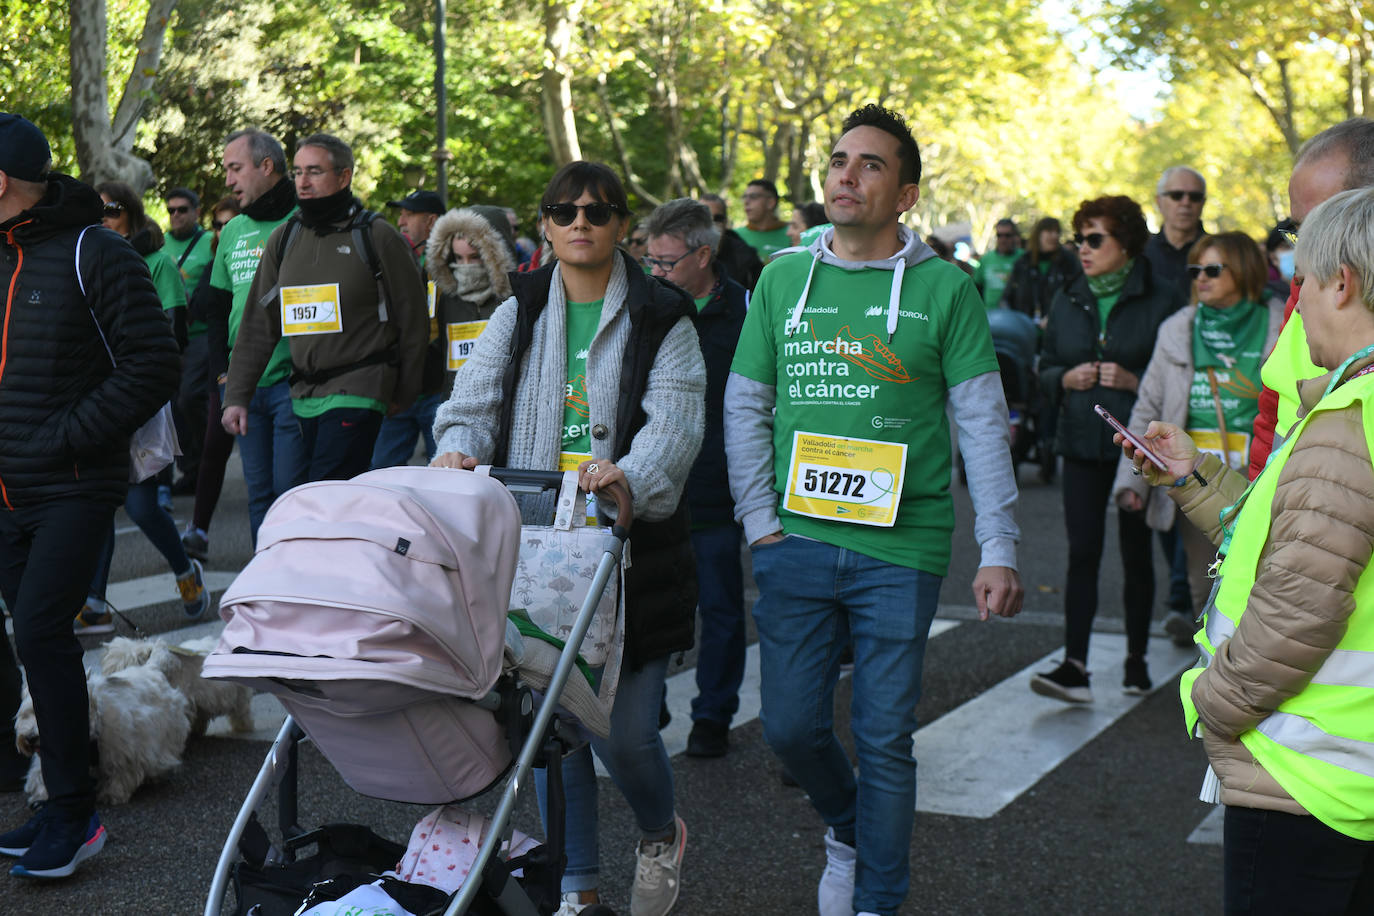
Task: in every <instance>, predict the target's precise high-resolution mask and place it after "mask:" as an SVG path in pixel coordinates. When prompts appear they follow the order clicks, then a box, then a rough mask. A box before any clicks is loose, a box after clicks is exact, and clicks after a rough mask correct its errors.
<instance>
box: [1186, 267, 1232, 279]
mask: <svg viewBox="0 0 1374 916" xmlns="http://www.w3.org/2000/svg"><path fill="white" fill-rule="evenodd" d="M1225 269H1226V265H1225V264H1189V265H1188V279H1190V280H1196V279H1197V278H1198V277H1200V276H1202V275H1203V274H1206V275H1207V276H1209V277H1211V278H1212V279H1213V280H1215V279H1216V278H1217V277H1220V276H1221V272H1222V271H1223V270H1225Z"/></svg>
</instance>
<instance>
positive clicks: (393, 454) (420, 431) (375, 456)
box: [372, 394, 444, 470]
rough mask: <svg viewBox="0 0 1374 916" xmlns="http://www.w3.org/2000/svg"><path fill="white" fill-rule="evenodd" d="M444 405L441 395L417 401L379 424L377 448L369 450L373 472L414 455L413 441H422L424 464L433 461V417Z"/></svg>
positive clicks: (400, 462)
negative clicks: (418, 438)
mask: <svg viewBox="0 0 1374 916" xmlns="http://www.w3.org/2000/svg"><path fill="white" fill-rule="evenodd" d="M443 402H444V396H443V395H441V394H431V395H427V396H425V397H422V398H420V399H419V400H418V401H416V402H415V403H414V404H412V405H411V406H410V407H409V409H407V410H403V411H401V412H400V413H398V414H393V415H392V416H389V417H387V418H386V419H384V420H382V429H381V432H379V433H377V444H376V445H375V446H373V447H372V468H373V470H376V469H377V468H393V467H395V466H396V465H398V464H405V463H406V462H408V461H409V460H410V456H411V455H413V454H415V437H416V436H423V437H424V440H425V460H426V461H433V460H434V450H435V445H434V415H435V414H436V413H438V411H439V405H440V404H442V403H443Z"/></svg>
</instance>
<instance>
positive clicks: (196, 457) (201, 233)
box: [162, 188, 215, 493]
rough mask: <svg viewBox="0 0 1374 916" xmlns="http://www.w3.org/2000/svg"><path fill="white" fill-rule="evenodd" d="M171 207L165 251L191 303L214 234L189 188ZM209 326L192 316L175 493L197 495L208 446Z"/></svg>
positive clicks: (176, 192)
mask: <svg viewBox="0 0 1374 916" xmlns="http://www.w3.org/2000/svg"><path fill="white" fill-rule="evenodd" d="M162 199H163V200H164V201H165V202H166V204H167V240H166V243H165V244H164V245H163V246H162V250H163V251H164V252H166V253H167V256H168V257H170V258H171V259H172V260H173V261H175V262H176V265H177V268H178V269H179V270H180V271H181V280H182V283H183V284H184V285H185V287H186V297H187V298H188V299H189V298H190V297H191V294H192V293H193V292H195V290H196V288H197V287H198V286H199V284H200V278H201V275H202V274H204V273H205V271H206V269H207V268H209V266H210V259H211V258H212V257H214V253H215V246H214V235H213V234H212V233H210V232H208V231H206V229H205V228H204V227H203V226H201V224H200V195H199V194H197V193H196V192H195V191H192V190H191V189H190V188H173V189H172V190H170V191H168V192H167V193H166V194H164V195H163V197H162ZM207 352H208V351H207V349H206V340H205V322H204V321H199V320H196V319H193V318H191V317H190V316H189V315H188V316H187V322H186V349H185V350H183V351H182V354H181V387H180V388H179V389H178V391H177V400H176V404H177V410H178V411H179V412H180V416H179V417H178V422H179V423H181V426H180V427H179V428H178V430H177V435H178V437H179V439H180V442H181V455H180V456H179V457H178V458H177V467H179V468H181V473H182V476H181V479H180V480H178V481H177V482H176V483H175V484H174V485H173V487H172V492H174V493H194V492H195V489H196V475H197V474H198V473H199V472H200V452H201V446H202V445H203V444H204V442H205V420H206V416H205V408H206V403H207V395H208V391H207V390H206V385H207V382H206V377H205V374H206V371H207V370H206V367H207V363H206V356H207Z"/></svg>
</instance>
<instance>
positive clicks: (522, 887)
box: [204, 467, 632, 916]
mask: <svg viewBox="0 0 1374 916" xmlns="http://www.w3.org/2000/svg"><path fill="white" fill-rule="evenodd" d="M480 470H482V471H484V472H485V473H472V472H462V471H455V470H449V469H438V468H422V467H398V468H388V469H384V470H379V471H372V472H369V473H367V474H363V475H360V476H359V477H356V478H354V479H353V480H350V481H321V482H317V483H311V484H306V485H304V486H301V487H297V488H296V489H294V490H292V491H290V492H289V493H287V494H285V495H284V496H282V497H281V499H279V500H278V501H277V502H276V503H275V504H274V505H273V507H272V509H271V511H269V513H268V515H267V518H266V519H265V521H264V523H263V526H262V529H261V531H260V532H259V541H258V548H257V551H256V554H255V556H254V558H253V560H252V562H250V563H249V565H248V566H247V567H246V568H245V569H244V572H243V573H242V574H241V575H240V576H239V578H238V579H237V580H236V581H235V582H234V584H233V585H232V586H231V587H230V589H229V590H228V591H227V592H226V593H225V595H224V597H223V599H222V600H221V604H220V607H221V614H222V616H224V617H225V618H226V620H227V621H228V623H227V624H226V626H225V629H224V632H223V634H222V636H221V639H220V644H219V646H218V647H217V648H216V650H215V652H214V653H212V654H211V656H210V657H209V658H208V659H207V660H206V663H205V668H204V674H205V676H206V677H214V678H227V679H231V680H235V681H237V682H239V683H244V684H248V685H249V686H252V687H254V688H256V689H261V690H266V691H269V692H271V693H272V694H274V695H275V696H276V697H277V698H278V699H279V700H281V702H282V705H283V706H284V707H285V708H286V710H287V712H288V718H287V719H286V721H285V723H284V724H283V725H282V728H281V730H280V732H279V733H278V735H277V737H276V740H275V741H274V742H273V744H272V747H271V749H270V751H269V752H268V754H267V757H266V759H265V760H264V762H263V764H262V767H261V769H260V770H259V772H258V775H257V778H256V779H255V781H254V783H253V786H252V788H251V789H250V791H249V793H248V796H247V797H246V799H245V801H244V803H243V805H242V806H241V808H240V810H239V813H238V816H237V818H236V819H235V822H234V825H233V827H232V828H231V830H230V833H229V836H228V837H227V838H226V841H225V844H224V847H223V850H222V851H221V854H220V858H219V862H218V865H217V867H216V871H215V876H214V879H213V882H212V885H211V889H210V894H209V897H208V899H207V902H206V906H205V914H206V916H212V914H218V913H220V911H221V907H222V905H223V902H224V900H225V897H226V894H227V890H228V886H229V882H230V878H231V874H232V877H233V879H234V885H235V888H236V892H237V893H236V898H237V900H236V905H237V909H236V911H235V912H236V913H242V914H247V913H254V914H261V916H270V914H272V913H276V912H282V913H291V912H295V911H296V907H297V905H300V904H302V903H303V902H307V901H306V899H305V895H304V894H302V893H299V891H301V890H304V891H306V892H308V893H311V897H310V898H309V899H311V900H316V899H319V900H330V899H336V898H337V896H340V895H341V893H346V892H348V891H349V890H352V889H354V888H356V887H357V886H358V885H359V884H362V883H370V882H371V881H372V880H373V878H374V877H375V875H376V873H380V872H382V871H384V870H386V869H389V868H391V867H392V866H393V865H394V864H395V863H396V861H397V860H398V859H399V858H400V855H399V853H401V852H404V847H400V846H399V845H398V844H394V843H390V842H389V841H387V840H384V839H382V838H380V837H377V836H376V835H375V834H372V833H371V831H369V830H368V829H367V828H365V827H359V826H355V825H326V826H325V827H322V828H320V829H318V830H315V831H311V832H306V831H305V830H303V829H302V828H301V827H300V826H299V825H298V824H297V822H296V821H297V795H296V789H297V784H296V775H297V774H296V758H297V751H298V748H299V745H300V744H301V743H302V742H304V741H306V740H309V741H312V742H313V743H314V744H315V745H316V746H317V747H318V748H319V750H320V751H321V753H322V754H323V755H324V756H325V758H326V759H327V760H328V761H329V762H330V764H332V765H333V766H334V768H335V769H336V770H337V771H338V772H339V775H340V776H341V777H343V779H344V781H345V782H347V783H348V784H349V786H350V787H351V788H353V789H354V790H355V791H357V792H359V793H361V794H364V795H368V796H372V797H376V798H383V799H388V800H392V801H400V802H412V803H421V804H441V805H442V804H447V803H450V802H457V801H462V800H464V799H467V798H472V797H474V796H477V795H480V794H483V793H485V792H486V791H487V790H489V789H491V788H493V787H494V786H495V785H496V784H497V783H499V782H500V781H501V778H502V776H503V775H505V774H507V773H508V774H509V776H508V778H507V779H506V781H505V789H504V792H503V794H502V796H501V799H500V802H499V804H498V806H497V808H496V811H495V813H494V815H493V816H492V819H491V822H490V825H489V828H488V830H487V832H486V838H485V839H484V840H483V841H482V843H481V846H480V849H479V851H478V853H477V856H476V859H475V861H474V862H473V864H472V865H471V868H470V870H469V872H468V878H467V880H466V881H464V882H463V884H462V887H461V888H460V889H458V890H457V891H456V892H453V893H452V894H451V895H450V894H447V893H442V894H441V893H439V892H438V891H436V890H435V889H434V888H431V887H428V886H423V885H412V884H404V883H403V882H396V881H392V882H391V883H390V884H388V885H383V887H384V889H386V890H388V891H389V892H392V891H394V893H392V897H393V898H394V899H395V900H396V901H398V902H401V903H403V905H404V906H405V909H407V910H409V911H410V912H413V913H415V914H417V916H429V914H438V913H440V912H442V913H444V914H445V916H457V914H462V913H468V912H472V913H480V914H489V913H490V914H507V916H540V914H548V913H551V912H553V910H555V909H556V908H557V907H558V903H559V885H560V881H561V878H562V869H563V862H564V852H563V838H562V833H563V820H562V815H563V810H562V808H563V804H562V779H561V769H560V763H561V760H562V757H563V755H564V754H565V753H566V752H567V751H568V750H570V749H571V748H573V747H575V746H576V745H577V744H579V743H581V741H582V740H583V734H582V733H581V732H580V731H579V729H578V727H577V723H579V722H580V724H581V725H582V726H584V727H585V728H587V729H589V730H592V731H596V732H598V733H601V734H605V733H606V731H608V730H609V709H608V708H607V707H606V706H605V705H603V704H601V702H600V700H599V698H598V697H597V696H596V695H594V694H592V693H591V689H590V687H589V685H588V684H587V682H586V680H585V679H584V678H583V677H582V676H581V675H580V674H578V675H576V676H573V675H574V671H575V666H576V665H577V662H578V652H579V650H580V649H581V648H582V645H583V637H584V636H585V634H586V633H587V631H588V629H589V628H590V627H591V626H592V624H593V622H594V619H595V618H596V617H597V615H598V613H600V614H603V615H604V613H605V610H604V609H605V602H603V601H602V597H603V593H606V592H607V588H608V584H610V583H612V580H613V577H615V576H618V574H619V572H620V567H621V562H622V557H623V555H624V551H625V542H626V540H627V538H628V536H629V526H630V523H631V522H632V510H631V507H630V499H629V493H628V491H627V490H625V489H624V487H617V488H614V489H610V490H608V491H607V493H608V495H610V496H611V497H612V498H613V499H614V501H615V504H616V508H617V513H616V524H615V525H614V527H612V528H610V529H609V530H607V529H590V531H592V532H601V533H603V534H604V537H599V538H598V539H599V540H600V541H602V542H603V543H602V544H601V547H602V548H603V552H602V553H601V554H600V560H599V563H597V565H596V567H595V572H594V575H592V577H591V582H590V585H589V586H588V587H587V592H586V597H585V599H584V600H583V601H582V604H581V607H580V608H578V609H576V615H575V619H574V621H573V623H572V626H571V631H570V633H569V634H568V635H567V638H566V641H565V645H564V646H563V647H562V649H561V651H560V650H558V649H555V648H554V647H553V646H551V645H550V644H549V643H548V642H547V641H545V640H543V639H522V638H521V636H520V635H519V633H517V632H516V628H515V627H514V626H513V625H512V624H511V623H510V621H508V619H507V610H508V608H509V605H510V598H511V586H512V582H513V580H514V578H515V575H516V567H517V561H518V558H519V552H520V539H521V531H522V529H521V516H520V510H519V508H518V507H517V502H516V499H515V496H514V495H513V494H517V493H518V494H527V495H528V496H531V497H535V496H539V495H540V494H542V495H543V497H544V502H546V503H549V504H552V503H553V502H554V501H555V500H549V499H548V498H547V497H549V496H550V495H553V496H554V497H555V498H556V503H557V506H556V509H557V513H558V519H559V523H560V524H561V523H562V522H563V521H565V520H567V519H570V518H571V517H573V516H575V515H577V514H581V513H583V509H582V507H581V498H580V493H578V491H577V489H576V473H575V472H571V473H570V474H563V473H546V472H534V471H510V470H498V469H480ZM610 603H611V604H612V605H613V606H615V607H616V608H619V602H618V601H612V602H610ZM616 613H621V610H617V611H616ZM617 620H618V621H623V618H621V617H617ZM600 623H604V621H600ZM589 645H590V643H589ZM541 650H542V651H541ZM607 667H608V670H609V667H610V666H609V663H608V666H607ZM536 690H538V691H540V692H541V693H542V696H543V698H544V699H543V701H542V703H540V704H538V709H537V711H536V709H535V706H536V703H535V691H536ZM604 695H605V692H604V691H603V696H604ZM560 705H562V706H564V707H566V708H568V709H569V710H571V712H572V716H567V715H565V714H560V713H559V706H560ZM535 766H542V767H545V768H546V770H547V775H548V790H549V791H548V797H547V801H548V805H547V807H548V812H549V816H548V820H549V824H548V831H547V833H548V835H547V839H546V842H545V843H544V844H543V845H542V846H540V847H538V848H536V849H535V850H533V851H532V852H529V853H527V854H525V855H523V856H520V857H518V858H516V859H512V860H510V861H505V860H504V859H503V857H502V855H501V854H500V853H499V851H498V850H499V849H500V848H501V846H502V844H503V843H504V842H505V841H508V840H509V839H510V836H511V827H510V819H511V814H512V812H513V810H514V806H515V803H516V800H517V797H518V794H519V791H520V789H521V787H522V786H523V785H524V784H525V783H526V780H527V779H528V777H529V775H530V770H531V769H532V768H533V767H535ZM274 788H276V790H277V794H278V799H277V802H278V804H277V813H278V824H277V827H278V830H279V832H280V834H281V837H282V840H281V842H273V841H272V840H271V839H270V838H269V837H268V835H267V831H266V829H265V828H264V827H263V825H262V824H261V822H260V821H259V819H258V816H257V810H258V808H259V807H260V806H261V805H262V804H263V803H264V801H265V800H266V798H267V797H268V795H269V794H270V793H271V792H272V791H273V789H274ZM311 844H314V845H316V846H318V848H319V851H318V852H317V853H316V854H315V855H314V856H312V857H311V858H310V859H309V860H303V861H297V856H296V853H297V852H298V851H299V850H301V849H303V848H305V847H306V846H309V845H311ZM518 869H523V876H522V877H521V878H520V879H518V880H517V879H515V878H513V877H512V876H511V873H512V872H514V871H516V870H518ZM360 873H361V874H363V875H365V876H366V877H365V878H362V879H360V878H359V877H358V875H359V874H360ZM322 877H323V878H326V879H331V880H329V881H324V882H320V881H319V879H320V878H322ZM317 884H319V885H320V887H317V888H316V890H315V891H313V892H311V886H312V885H317ZM324 885H330V886H328V887H324ZM322 894H323V895H324V896H321V895H322ZM330 894H333V895H334V896H329V895H330ZM302 909H304V907H302ZM602 912H609V910H603V911H602Z"/></svg>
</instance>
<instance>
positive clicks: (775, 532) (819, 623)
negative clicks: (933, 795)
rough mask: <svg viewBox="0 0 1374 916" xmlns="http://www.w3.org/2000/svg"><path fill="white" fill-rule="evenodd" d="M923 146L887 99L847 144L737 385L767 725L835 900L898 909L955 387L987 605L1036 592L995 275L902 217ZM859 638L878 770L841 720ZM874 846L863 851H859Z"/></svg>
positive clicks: (753, 336)
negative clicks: (1027, 580)
mask: <svg viewBox="0 0 1374 916" xmlns="http://www.w3.org/2000/svg"><path fill="white" fill-rule="evenodd" d="M920 161H921V160H920V152H919V150H918V149H917V148H916V142H915V140H913V139H912V137H911V133H910V131H909V130H908V129H907V127H906V124H905V123H904V122H903V121H902V119H901V117H900V116H898V115H896V114H894V113H892V112H890V111H888V110H886V109H884V108H881V107H879V106H877V105H869V106H866V107H864V108H861V109H859V110H858V111H856V112H854V113H853V114H851V115H850V116H849V118H848V119H846V121H845V123H844V125H843V129H842V132H841V136H840V139H839V141H838V142H837V143H836V144H835V147H834V149H833V151H832V152H831V154H830V164H829V170H828V172H827V174H826V179H825V201H826V212H827V213H828V214H829V215H830V219H831V222H832V223H833V226H834V228H833V229H829V230H826V232H825V234H824V235H823V236H822V237H821V238H820V239H819V240H817V241H816V242H815V243H813V244H812V245H811V246H810V247H809V248H808V249H807V250H806V251H805V252H799V253H793V254H787V255H784V256H782V257H781V258H779V259H778V260H777V261H775V262H773V263H772V264H769V265H768V266H767V267H765V268H764V271H763V275H762V276H761V277H760V278H759V283H758V286H757V287H756V288H755V291H754V297H753V300H752V302H751V303H750V309H749V313H748V316H747V317H746V318H745V322H744V329H743V331H742V332H741V334H740V339H739V345H738V347H737V348H736V351H735V358H734V362H733V365H732V366H731V374H730V380H729V383H728V385H727V387H726V392H725V450H726V455H727V459H728V463H729V479H730V490H731V493H732V494H733V495H734V499H735V517H736V518H737V519H739V520H740V521H741V522H742V523H743V525H744V529H745V537H746V539H747V540H748V541H749V543H750V548H751V551H752V553H753V568H754V578H755V581H756V582H757V583H758V587H759V598H758V601H757V603H756V604H755V605H754V620H755V623H756V624H757V627H758V633H759V652H760V661H761V666H762V672H763V682H762V701H763V712H762V719H763V723H764V737H765V738H766V739H767V741H768V743H769V745H770V746H771V747H772V748H773V750H774V751H775V752H776V753H777V754H778V756H779V757H780V758H782V761H783V763H784V764H785V765H786V767H787V771H788V772H789V773H790V774H791V775H792V776H793V777H795V778H796V780H797V781H798V782H799V783H800V784H801V786H802V788H803V789H805V790H806V792H807V793H808V794H809V796H810V798H811V802H812V804H813V805H814V806H815V807H816V809H817V811H818V812H819V813H820V814H821V816H822V818H823V819H824V820H825V822H826V823H827V824H828V825H829V827H830V830H829V831H828V832H827V834H826V836H825V847H826V859H827V863H826V868H825V871H824V873H823V874H822V876H821V881H820V886H819V888H818V890H817V898H818V900H817V902H818V905H819V910H820V913H821V914H822V916H831V914H845V916H852V914H853V913H855V912H856V911H858V912H861V913H865V912H866V913H877V914H891V913H895V912H896V911H897V910H898V908H899V907H900V906H901V904H902V901H903V899H904V898H905V897H906V893H907V887H908V882H909V875H908V871H909V857H910V848H911V829H912V822H913V815H914V811H915V807H916V805H915V801H916V762H915V760H914V759H913V758H912V755H911V735H912V733H913V732H914V731H915V730H916V714H915V710H916V701H917V699H918V697H919V694H920V685H921V667H922V660H923V656H924V653H925V643H926V637H927V635H928V633H929V629H930V624H931V621H932V619H933V618H934V616H935V610H936V605H937V603H938V601H939V593H940V585H941V582H942V581H943V577H944V576H945V574H946V572H947V568H948V565H949V557H950V550H951V543H950V542H951V537H952V534H953V529H954V512H953V505H952V501H951V499H950V495H949V486H950V465H951V461H950V430H949V423H948V421H947V419H946V416H947V414H946V409H945V408H946V406H947V405H948V406H950V407H951V408H952V413H953V416H954V420H955V423H956V424H957V425H958V427H959V441H960V444H961V446H962V448H963V453H964V460H965V465H966V467H967V469H968V478H969V490H970V492H971V494H972V497H973V504H974V506H975V507H976V512H977V519H976V523H975V526H974V534H975V536H976V537H977V539H978V542H979V544H980V545H981V548H982V566H981V568H980V569H979V571H978V574H977V576H976V577H975V578H974V582H973V591H974V600H975V603H976V604H977V606H978V610H979V614H980V616H981V617H983V618H985V619H986V618H987V617H988V616H989V615H991V614H997V615H1001V616H1006V617H1010V616H1012V615H1014V614H1016V613H1017V612H1018V611H1019V610H1020V609H1021V597H1022V589H1021V581H1020V578H1019V577H1018V575H1017V573H1016V570H1015V564H1016V542H1017V540H1018V538H1019V531H1018V529H1017V527H1016V523H1015V521H1014V518H1013V508H1014V506H1015V503H1016V481H1015V477H1014V476H1013V472H1012V466H1011V453H1010V443H1009V433H1008V425H1007V408H1006V402H1005V400H1004V399H1003V396H1002V385H1001V380H1000V377H999V375H998V371H997V358H996V356H995V355H994V353H993V349H992V340H991V335H990V333H989V331H988V323H987V319H986V317H985V312H984V311H983V308H982V304H981V303H980V302H979V300H978V295H977V291H976V290H975V289H974V287H973V284H972V283H971V282H970V281H969V280H968V278H967V277H966V276H965V275H964V273H963V272H962V271H960V270H959V268H957V267H955V266H954V265H952V264H949V263H947V262H945V261H942V260H940V259H939V258H938V257H936V256H935V253H934V252H933V251H931V249H930V248H929V247H928V246H927V245H925V244H924V243H923V242H921V241H920V239H919V238H917V237H916V236H915V234H913V233H912V232H911V230H909V229H907V228H906V227H905V226H903V225H901V224H900V222H899V220H900V217H901V215H902V214H903V213H905V212H906V211H907V210H909V209H910V208H911V207H912V206H913V205H914V204H915V203H916V200H917V198H918V197H919V189H918V187H917V182H918V181H919V179H920ZM851 641H852V643H853V647H854V675H853V677H854V681H853V683H854V688H853V689H854V698H853V704H852V708H853V717H852V721H851V727H852V729H853V732H854V737H855V743H856V745H857V747H858V760H859V767H858V778H857V781H856V779H855V775H854V772H853V770H852V769H851V767H850V763H849V758H848V756H847V755H846V753H845V751H844V748H843V747H842V746H841V744H840V742H839V740H838V738H837V737H836V736H835V734H834V728H833V699H834V689H835V682H836V680H837V678H838V676H839V668H840V652H841V651H842V650H843V649H844V647H845V646H846V645H847V644H849V643H850V642H851ZM856 864H858V865H859V866H860V867H858V868H856Z"/></svg>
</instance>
